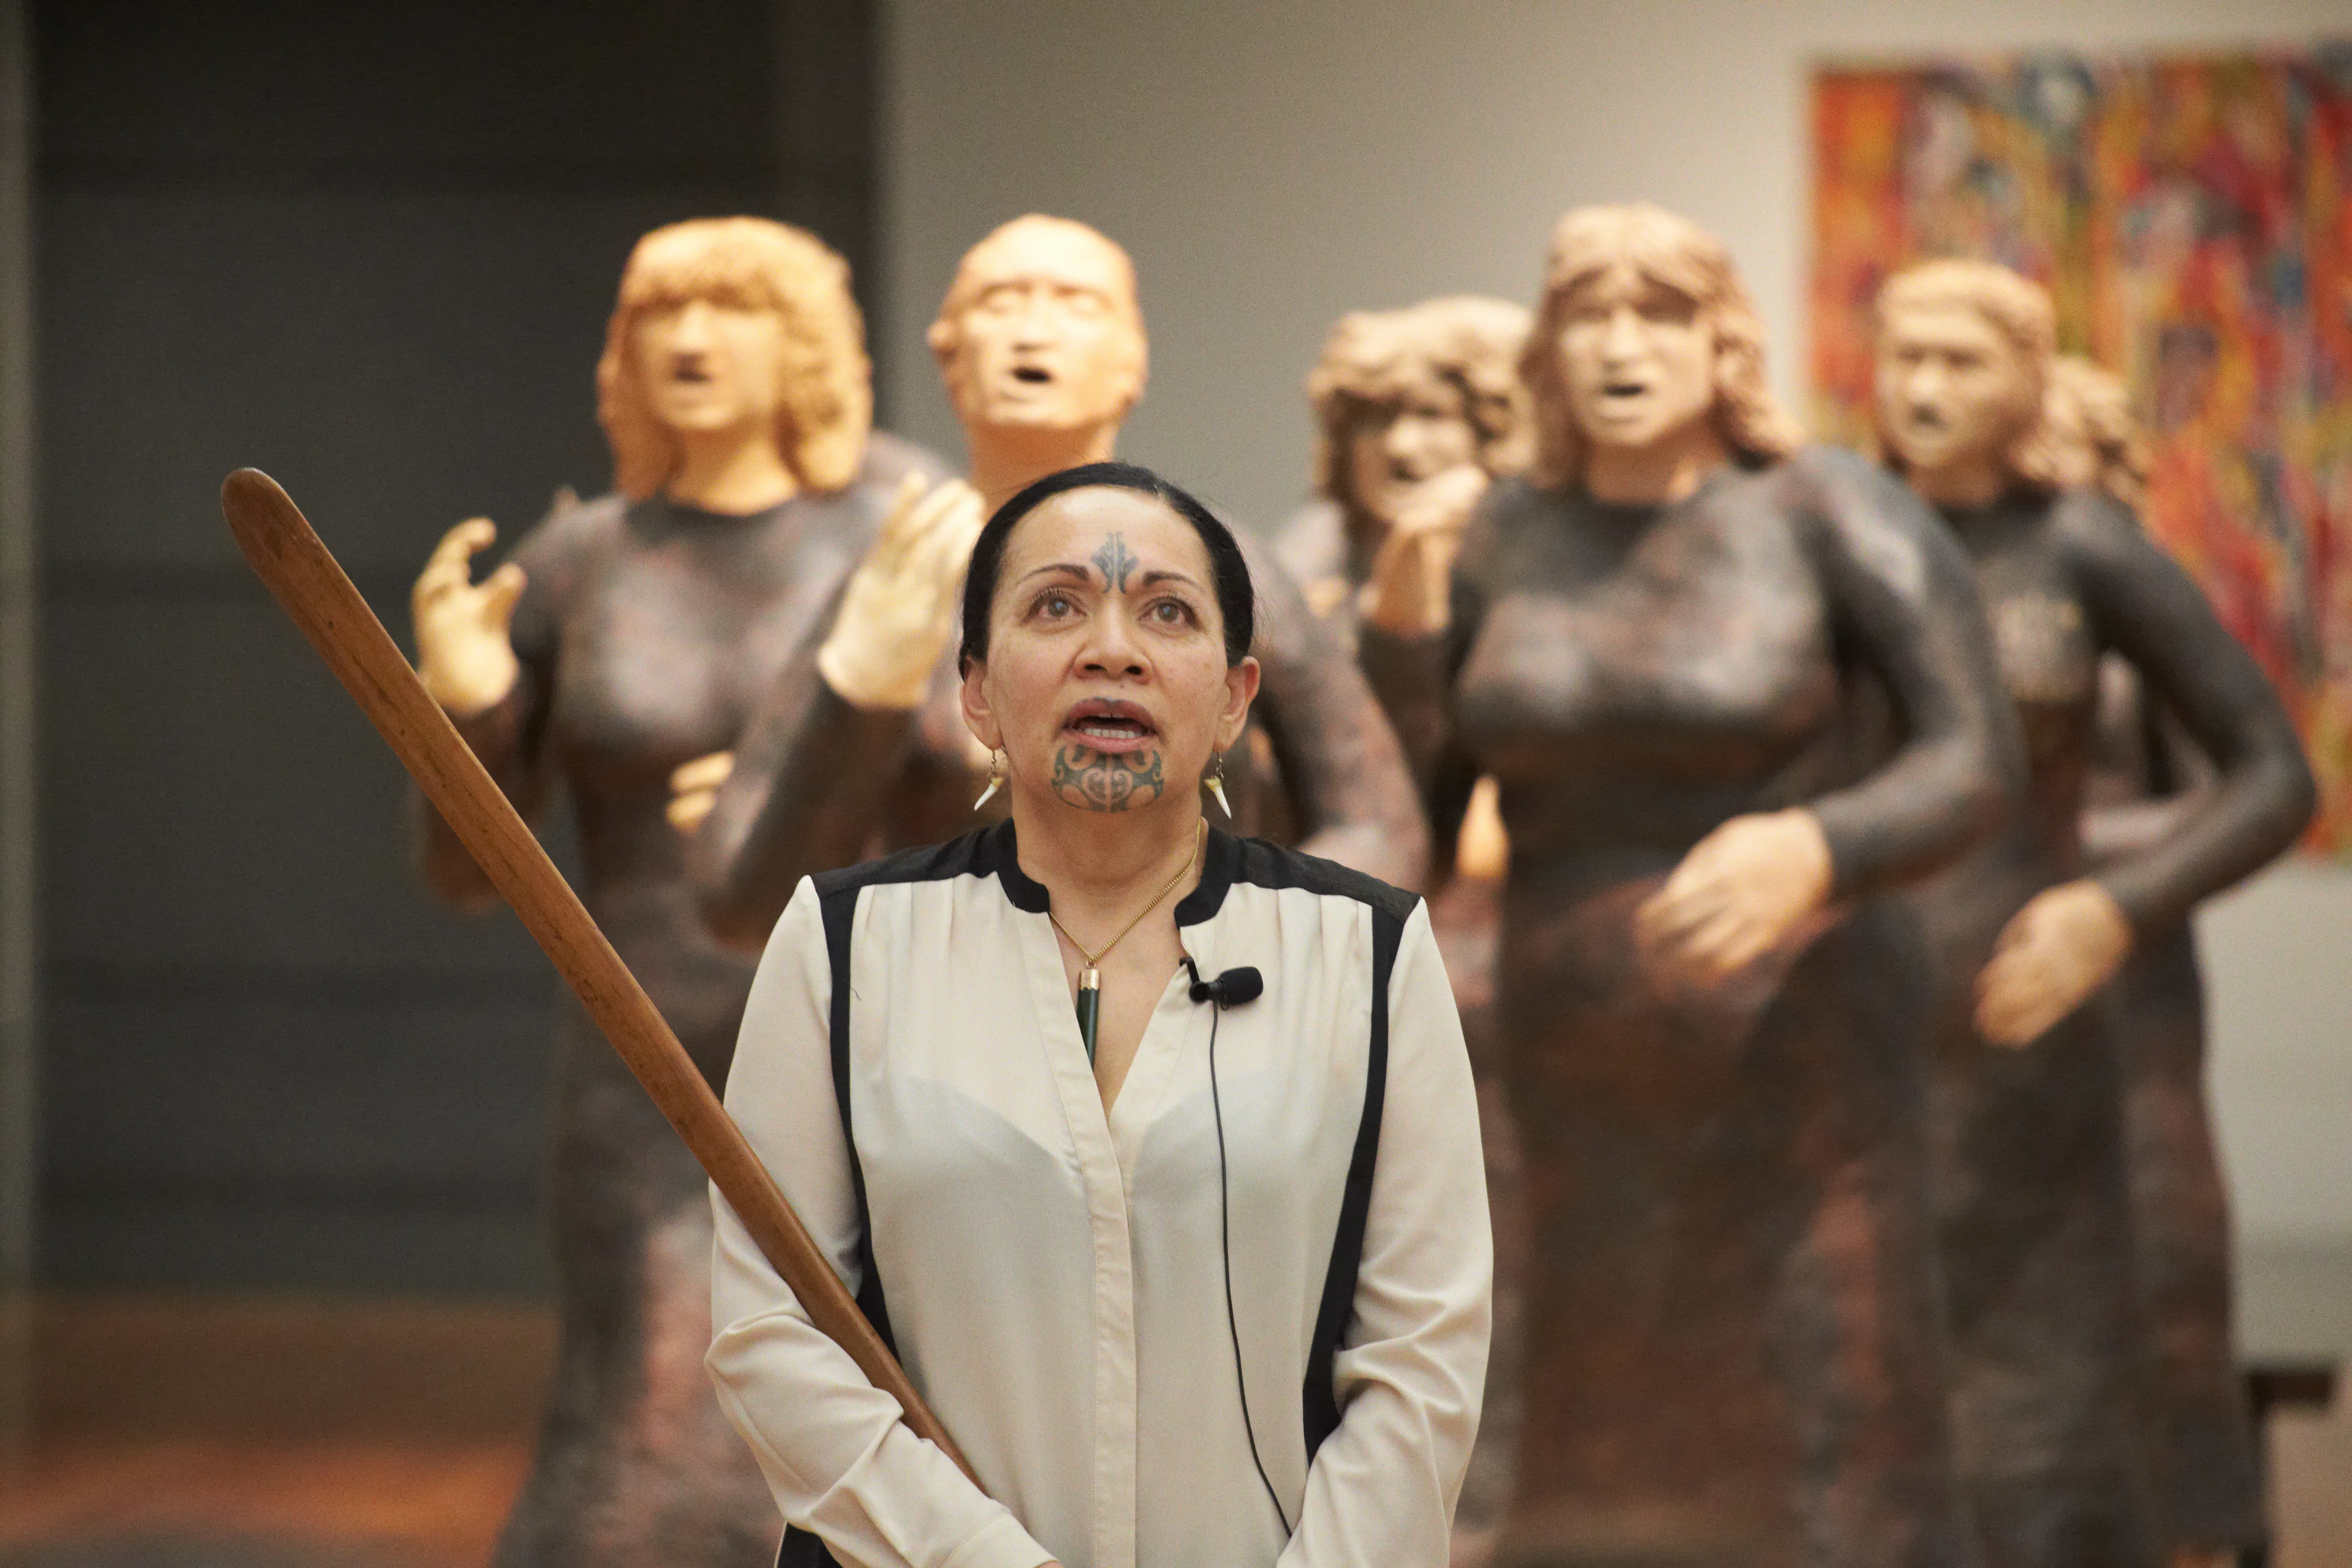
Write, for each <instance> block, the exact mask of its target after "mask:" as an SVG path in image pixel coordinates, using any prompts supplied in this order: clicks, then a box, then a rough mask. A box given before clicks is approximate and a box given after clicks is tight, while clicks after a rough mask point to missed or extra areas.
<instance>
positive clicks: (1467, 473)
mask: <svg viewBox="0 0 2352 1568" xmlns="http://www.w3.org/2000/svg"><path fill="white" fill-rule="evenodd" d="M1486 482H1487V481H1486V472H1485V471H1484V470H1483V469H1480V468H1476V467H1475V466H1473V465H1471V464H1467V463H1464V464H1460V465H1457V466H1456V467H1454V468H1450V469H1448V470H1447V471H1446V472H1444V473H1443V474H1440V475H1438V476H1437V477H1436V478H1434V479H1431V480H1430V481H1429V483H1428V484H1427V485H1425V486H1423V488H1422V490H1421V492H1420V493H1419V494H1418V495H1416V496H1415V497H1414V498H1413V500H1412V505H1410V506H1409V507H1407V508H1406V509H1405V510H1403V511H1402V512H1400V513H1399V514H1398V515H1397V517H1396V519H1395V521H1393V522H1392V523H1391V525H1390V527H1389V536H1388V537H1387V538H1386V539H1384V540H1382V541H1381V548H1380V552H1379V553H1378V554H1376V555H1374V556H1373V557H1372V579H1371V581H1370V583H1368V584H1365V585H1364V599H1363V616H1364V618H1365V619H1366V620H1367V621H1370V623H1371V624H1372V625H1374V626H1378V627H1380V628H1381V630H1382V631H1384V632H1391V633H1393V634H1394V635H1396V636H1398V637H1428V636H1431V635H1433V634H1434V633H1437V632H1442V631H1444V629H1445V626H1446V623H1447V622H1449V621H1450V620H1452V619H1453V615H1454V610H1453V605H1452V603H1451V600H1450V597H1449V593H1450V589H1451V586H1452V577H1453V572H1454V556H1455V554H1456V553H1458V552H1460V550H1461V548H1462V529H1463V526H1464V525H1465V523H1467V522H1468V521H1470V514H1471V512H1472V511H1473V510H1475V509H1476V508H1477V505H1478V498H1479V497H1481V496H1483V495H1485V494H1486Z"/></svg>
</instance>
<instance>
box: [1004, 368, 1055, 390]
mask: <svg viewBox="0 0 2352 1568" xmlns="http://www.w3.org/2000/svg"><path fill="white" fill-rule="evenodd" d="M1053 379H1054V373H1053V372H1052V371H1050V370H1047V369H1046V368H1045V366H1044V365H1042V364H1016V365H1014V366H1013V380H1015V381H1020V382H1026V383H1027V384H1030V385H1031V386H1044V385H1045V384H1047V383H1049V382H1051V381H1052V380H1053Z"/></svg>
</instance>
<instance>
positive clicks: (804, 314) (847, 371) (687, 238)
mask: <svg viewBox="0 0 2352 1568" xmlns="http://www.w3.org/2000/svg"><path fill="white" fill-rule="evenodd" d="M693 300H709V301H710V302H711V303H713V304H717V305H725V306H729V307H731V308H734V309H737V310H772V311H774V312H775V315H776V319H777V320H778V321H781V322H782V324H783V338H784V356H783V366H782V377H783V385H782V388H781V391H782V400H781V402H780V403H779V405H778V406H777V411H776V449H777V452H778V455H779V456H781V457H782V458H783V461H784V466H785V467H787V468H790V469H792V471H793V474H794V475H795V476H796V477H797V478H798V479H800V481H801V483H802V484H803V485H805V486H807V487H808V488H809V489H813V490H835V489H841V488H842V487H843V486H844V485H846V484H847V483H849V481H850V480H851V479H854V478H856V474H857V469H858V465H859V464H860V463H862V462H863V461H864V460H865V457H866V437H867V436H868V435H869V434H870V433H871V431H872V429H873V425H874V374H873V367H872V365H871V364H870V363H868V362H867V360H866V328H865V322H864V321H863V319H862V318H861V317H860V316H859V315H858V312H857V301H856V300H855V299H854V298H853V297H852V296H851V294H850V291H849V266H848V263H846V262H845V261H843V260H842V258H840V257H839V256H836V255H835V254H834V252H833V251H832V250H831V249H830V248H828V247H826V246H825V244H824V242H823V241H822V240H819V239H818V238H816V237H815V236H814V235H811V234H807V233H804V232H803V231H802V230H800V229H797V228H791V227H787V226H785V225H783V224H780V223H772V222H770V221H769V220H768V219H766V218H758V217H707V218H693V219H689V220H688V221H687V222H685V223H674V224H670V225H668V226H666V227H663V228H657V229H655V230H654V231H653V232H652V233H651V234H648V235H646V237H644V238H643V239H640V240H639V241H637V245H636V248H635V250H632V251H631V252H630V253H629V264H628V266H627V267H626V268H625V269H623V271H622V273H621V296H620V300H619V302H618V303H617V304H615V305H614V309H613V319H612V321H611V322H610V324H608V325H607V326H606V328H605V330H604V357H603V358H602V359H600V360H598V361H597V362H596V420H597V423H598V424H600V425H602V426H604V437H605V439H606V440H607V441H609V442H610V443H611V444H612V447H613V469H614V477H613V483H614V489H618V490H619V491H620V492H621V493H622V494H623V495H625V496H627V497H628V498H629V499H630V500H644V499H645V498H646V497H647V496H650V495H652V494H654V493H655V492H656V491H657V490H659V489H661V488H662V486H663V485H664V484H666V483H667V482H668V481H669V479H670V476H671V475H673V474H675V473H676V472H677V466H678V463H679V460H680V458H681V456H682V454H681V451H680V448H679V446H678V440H677V435H676V434H675V433H674V432H673V431H671V430H670V429H669V427H668V426H665V425H664V424H662V422H661V421H660V420H659V419H657V418H656V417H655V416H654V412H653V405H652V404H651V402H650V401H649V400H648V399H647V398H646V388H645V378H644V375H643V374H642V367H641V366H640V365H639V364H638V363H637V350H636V327H637V323H638V321H640V320H641V319H642V318H643V317H644V316H645V315H646V313H647V312H648V311H652V310H663V309H666V308H668V307H671V306H677V305H683V304H687V303H688V302H690V301H693Z"/></svg>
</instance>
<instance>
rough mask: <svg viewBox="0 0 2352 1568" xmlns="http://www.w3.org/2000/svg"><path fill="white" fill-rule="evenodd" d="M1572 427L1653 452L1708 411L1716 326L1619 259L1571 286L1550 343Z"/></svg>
mask: <svg viewBox="0 0 2352 1568" xmlns="http://www.w3.org/2000/svg"><path fill="white" fill-rule="evenodd" d="M1556 352H1557V353H1559V368H1560V379H1561V381H1562V382H1563V383H1565V384H1566V385H1567V388H1568V401H1569V407H1570V412H1571V413H1572V415H1573V416H1574V417H1575V420H1576V426H1577V429H1578V430H1579V432H1580V433H1581V434H1582V435H1583V437H1584V438H1585V439H1586V440H1588V441H1590V442H1592V443H1593V444H1594V445H1596V446H1602V447H1648V446H1651V445H1654V443H1656V442H1658V441H1661V440H1664V439H1665V438H1667V437H1672V436H1675V435H1677V434H1679V433H1680V432H1682V431H1683V430H1685V429H1686V428H1687V427H1688V426H1691V425H1693V424H1695V423H1696V422H1697V421H1699V420H1702V419H1705V418H1706V417H1707V416H1709V415H1710V414H1711V413H1713V412H1714V408H1715V323H1714V322H1713V321H1711V320H1710V319H1709V318H1708V316H1707V313H1706V311H1705V310H1701V309H1699V307H1698V306H1697V305H1696V303H1695V302H1694V301H1693V300H1691V299H1690V298H1689V297H1688V296H1687V295H1685V294H1681V293H1678V292H1676V291H1675V290H1674V289H1669V288H1667V287H1665V285H1664V284H1662V283H1659V282H1656V281H1654V279H1649V278H1645V277H1643V275H1642V273H1641V271H1640V269H1638V268H1635V267H1634V266H1633V264H1632V263H1631V262H1622V261H1621V262H1618V263H1616V264H1615V265H1613V266H1612V267H1610V268H1608V269H1607V270H1605V271H1603V272H1601V273H1600V274H1599V275H1598V276H1596V277H1594V278H1592V279H1590V280H1588V281H1586V282H1584V283H1581V284H1580V285H1578V286H1577V288H1576V290H1575V292H1574V293H1572V294H1570V296H1569V300H1568V309H1567V312H1566V315H1565V317H1564V319H1563V320H1562V321H1561V323H1560V328H1559V338H1558V339H1557V340H1556Z"/></svg>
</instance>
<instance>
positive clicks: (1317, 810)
mask: <svg viewBox="0 0 2352 1568" xmlns="http://www.w3.org/2000/svg"><path fill="white" fill-rule="evenodd" d="M1242 548H1243V552H1244V554H1245V555H1247V556H1248V558H1249V565H1250V574H1251V577H1252V579H1253V582H1254V584H1255V589H1256V596H1257V616H1256V626H1257V637H1256V639H1255V642H1254V643H1253V644H1252V645H1251V650H1250V651H1251V652H1252V653H1253V654H1255V656H1256V658H1257V659H1258V662H1259V664H1260V665H1261V666H1262V667H1263V671H1264V674H1263V679H1262V681H1261V683H1260V685H1259V688H1258V698H1257V702H1256V704H1255V707H1254V708H1253V709H1252V710H1251V716H1250V725H1251V731H1252V733H1251V734H1250V736H1248V737H1246V738H1245V741H1244V743H1242V744H1238V745H1235V746H1234V747H1233V748H1232V750H1231V751H1230V752H1228V754H1227V758H1226V773H1225V776H1226V792H1225V793H1226V797H1227V798H1228V799H1229V800H1230V801H1232V803H1233V806H1234V820H1233V822H1232V823H1231V824H1230V825H1227V824H1223V823H1221V824H1219V826H1230V827H1231V829H1232V831H1233V832H1234V833H1235V834H1237V835H1240V836H1244V837H1249V836H1254V835H1259V834H1265V835H1266V836H1267V837H1277V838H1281V839H1284V840H1286V841H1293V842H1296V841H1301V840H1303V845H1302V847H1304V848H1306V849H1307V851H1308V852H1310V853H1312V854H1317V855H1320V856H1323V857H1325V858H1328V859H1332V860H1337V861H1339V862H1340V863H1341V864H1343V865H1346V866H1349V867H1350V868H1354V869H1356V870H1359V871H1364V872H1368V873H1370V875H1372V876H1375V877H1379V878H1381V879H1383V880H1386V881H1389V882H1392V883H1396V884H1398V885H1400V886H1403V887H1407V888H1414V887H1418V886H1420V883H1421V879H1422V877H1423V874H1424V871H1425V869H1426V866H1427V861H1428V843H1429V835H1428V829H1427V827H1426V826H1425V825H1424V823H1423V819H1422V814H1421V806H1420V803H1419V801H1418V799H1417V798H1416V796H1415V795H1414V791H1413V784H1412V773H1410V772H1409V771H1408V769H1407V767H1406V765H1405V761H1404V756H1403V753H1402V751H1401V750H1400V749H1399V747H1398V745H1397V740H1396V735H1395V732H1394V731H1391V729H1390V728H1389V723H1388V720H1387V719H1386V717H1385V716H1384V715H1383V714H1382V713H1381V708H1380V704H1379V703H1378V702H1377V701H1376V700H1374V699H1373V696H1372V693H1371V689H1370V687H1368V686H1367V685H1366V684H1365V682H1364V677H1363V675H1362V673H1361V672H1360V670H1359V669H1358V668H1356V665H1355V662H1354V660H1352V659H1351V658H1349V657H1348V651H1347V649H1346V647H1344V646H1343V645H1342V644H1341V643H1340V641H1339V638H1338V637H1336V636H1335V635H1334V634H1333V632H1332V630H1331V628H1329V627H1328V626H1323V625H1321V624H1319V623H1318V621H1317V620H1316V618H1315V616H1313V615H1312V614H1311V613H1309V611H1308V610H1307V604H1306V601H1305V600H1304V599H1302V598H1301V597H1300V596H1299V593H1298V589H1297V586H1296V585H1295V584H1292V583H1291V581H1290V580H1289V578H1288V577H1287V576H1286V575H1284V574H1282V573H1281V571H1280V570H1279V568H1277V567H1276V566H1274V565H1273V563H1271V561H1270V560H1269V559H1268V558H1267V556H1266V554H1265V551H1264V550H1263V549H1262V547H1259V546H1257V545H1255V544H1254V543H1252V542H1250V541H1249V540H1247V539H1243V540H1242ZM832 623H833V615H832V612H831V611H828V612H827V613H826V614H825V615H824V616H821V617H820V618H819V624H820V626H824V627H830V626H831V625H832ZM823 639H824V632H823V631H819V632H818V633H817V635H816V636H814V637H812V638H811V639H810V642H809V645H808V647H805V648H804V649H803V650H802V652H801V655H800V657H799V658H796V659H795V660H794V661H793V664H792V665H791V667H790V668H788V669H786V671H785V672H784V674H783V676H782V679H780V680H778V681H777V682H776V684H775V688H774V690H773V691H772V693H771V694H770V696H769V697H768V699H767V701H766V705H765V707H764V708H763V709H762V710H761V713H760V715H759V717H758V719H757V721H755V722H754V723H753V725H752V727H751V730H750V731H749V732H748V733H746V734H745V736H744V737H743V742H742V744H741V745H740V746H739V747H738V748H737V750H736V760H735V770H734V772H733V773H732V774H731V775H730V777H729V779H728V781H727V784H726V785H725V786H724V787H723V788H721V789H720V791H719V799H718V803H717V804H716V805H713V806H712V808H711V812H710V816H709V819H708V820H707V821H705V822H704V824H703V826H702V828H701V830H700V832H698V834H697V835H696V837H695V843H694V847H693V852H692V858H691V863H690V869H691V871H692V874H693V877H694V882H695V886H696V888H697V889H698V891H699V892H700V893H701V895H702V898H703V909H704V912H705V913H706V915H708V917H709V920H710V922H711V925H712V928H713V929H714V930H717V931H720V932H721V933H723V934H724V935H726V936H727V937H728V938H729V939H730V941H733V942H739V943H743V944H751V945H756V944H757V943H759V942H763V941H765V940H766V938H767V935H768V932H769V931H770V929H771V928H772V927H773V926H774V924H775V922H776V917H777V916H778V915H779V914H780V913H782V910H783V907H784V904H785V902H786V901H787V900H790V899H791V897H792V895H793V888H794V887H795V886H796V885H798V883H799V881H800V879H801V878H803V877H804V876H808V875H811V874H812V873H814V872H818V871H824V870H830V869H831V868H834V867H835V866H846V865H851V864H854V863H855V862H856V861H858V860H861V859H864V858H867V857H868V856H871V855H876V854H879V853H882V852H883V851H885V850H887V849H896V848H903V847H908V846H909V845H916V844H939V843H944V842H946V841H947V840H949V839H950V838H954V837H959V836H961V835H962V834H965V833H969V832H970V831H971V829H972V828H973V826H976V825H978V824H980V823H982V822H983V821H985V820H989V819H992V818H993V817H997V816H1003V813H1004V810H1005V800H1004V797H1003V795H1001V794H1000V795H998V796H997V798H996V799H995V800H993V801H992V802H990V803H989V807H988V816H985V817H983V816H975V815H974V814H973V812H972V801H973V799H974V798H975V797H976V796H978V795H979V794H980V793H981V791H982V788H983V787H985V784H986V781H987V777H988V753H987V752H985V751H984V750H982V747H981V745H980V743H979V742H977V741H975V740H974V739H972V735H971V731H970V729H968V728H967V727H966V726H965V724H964V721H963V712H962V710H961V706H960V705H959V700H958V691H959V689H960V686H961V680H960V679H959V677H958V676H957V674H956V668H955V662H956V661H955V652H954V650H953V648H950V650H949V651H948V654H947V655H946V657H945V658H942V659H941V660H940V666H939V668H937V669H936V670H935V671H933V673H932V679H931V688H930V693H929V697H928V699H927V700H925V702H924V705H923V706H922V707H921V708H919V709H918V710H914V711H913V712H904V711H898V712H877V711H866V710H861V709H858V708H856V707H853V706H852V705H851V704H850V703H848V702H847V701H845V700H843V699H842V698H841V697H840V696H839V695H838V694H837V693H835V691H834V689H832V688H831V687H830V686H827V685H826V684H825V683H824V678H823V677H822V676H821V675H819V674H818V672H817V668H816V649H817V647H818V645H819V644H820V643H821V642H822V641H823ZM1207 809H1208V810H1209V811H1210V813H1211V815H1212V816H1214V814H1215V810H1216V808H1215V807H1214V806H1213V805H1211V806H1209V807H1208V808H1207Z"/></svg>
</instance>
